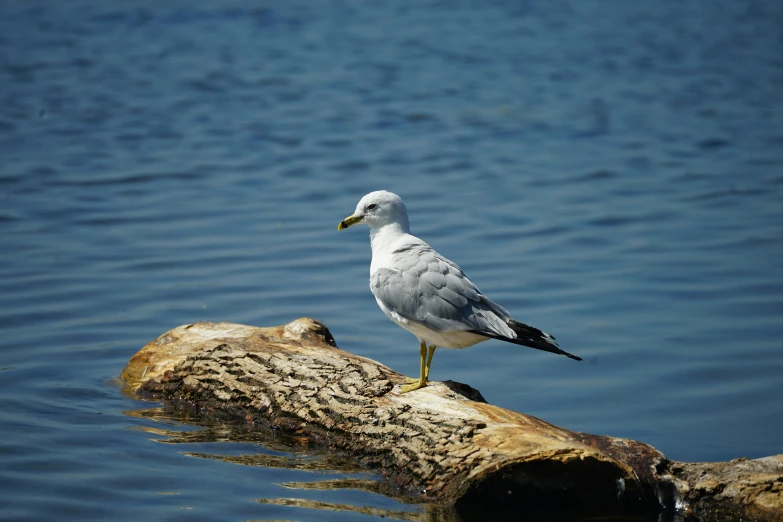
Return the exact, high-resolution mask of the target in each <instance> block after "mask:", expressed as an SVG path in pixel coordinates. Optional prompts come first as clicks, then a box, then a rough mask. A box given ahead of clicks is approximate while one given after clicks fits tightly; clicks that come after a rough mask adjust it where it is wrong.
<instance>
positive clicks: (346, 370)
mask: <svg viewBox="0 0 783 522" xmlns="http://www.w3.org/2000/svg"><path fill="white" fill-rule="evenodd" d="M122 377H123V379H124V380H125V382H126V383H128V385H129V386H131V387H132V388H133V389H134V390H136V391H137V393H139V394H140V395H143V396H147V397H153V398H158V399H165V400H169V401H178V402H182V403H187V404H189V405H190V406H192V407H194V408H198V409H200V410H201V411H204V412H213V413H219V414H220V415H230V416H233V417H236V418H240V419H243V420H244V421H245V422H248V423H253V424H254V425H256V426H257V427H258V429H267V430H282V431H284V432H286V433H294V434H296V435H297V437H298V438H300V439H302V440H307V441H308V443H310V444H313V445H315V446H320V447H324V448H330V449H333V450H338V451H340V452H344V453H346V454H350V455H352V456H354V457H355V458H356V459H358V460H359V461H360V462H361V463H362V464H363V465H366V466H368V467H370V468H373V469H376V470H378V471H380V472H381V473H383V474H385V475H386V476H387V477H389V479H390V480H391V482H392V483H393V484H394V485H396V487H397V491H398V492H399V495H400V496H404V497H406V498H408V499H410V500H414V501H418V502H438V503H445V504H451V505H454V506H455V508H456V509H457V511H458V512H460V513H464V514H466V515H470V513H471V512H472V511H474V510H478V511H477V512H478V513H485V512H486V509H487V507H488V506H491V507H492V510H493V512H495V513H501V512H503V511H505V512H507V513H515V514H519V513H520V512H521V511H523V512H530V511H534V510H536V509H544V510H547V511H551V510H553V509H557V510H560V511H568V510H572V511H573V512H576V513H579V514H591V513H595V514H602V515H607V514H613V513H623V514H650V513H656V512H661V511H664V512H665V511H669V512H675V511H677V512H679V513H681V514H682V515H683V516H685V517H686V519H687V517H694V519H698V520H705V521H707V520H725V519H731V518H736V517H741V518H743V520H764V521H768V520H771V521H783V515H782V514H781V513H783V455H778V456H774V457H768V458H766V459H758V460H738V461H732V462H729V463H706V464H704V463H702V464H698V463H680V462H672V461H669V460H667V459H666V458H665V457H664V455H663V454H661V453H660V452H659V451H658V450H656V449H655V448H653V447H651V446H649V445H647V444H644V443H641V442H637V441H632V440H627V439H618V438H612V437H605V436H598V435H589V434H584V433H578V432H572V431H569V430H566V429H563V428H559V427H557V426H554V425H552V424H549V423H547V422H545V421H542V420H540V419H537V418H535V417H531V416H528V415H524V414H522V413H517V412H514V411H509V410H505V409H502V408H498V407H496V406H492V405H490V404H486V402H484V401H483V399H482V398H481V396H480V394H479V393H478V392H476V391H475V390H473V389H472V388H470V387H468V386H465V385H460V384H457V383H448V382H447V383H437V382H432V383H430V384H428V386H427V387H426V388H423V389H421V390H418V391H415V392H411V393H408V394H404V395H400V394H399V386H400V384H401V383H402V382H403V381H404V377H403V376H401V375H400V374H398V373H395V372H394V371H392V370H390V369H389V368H387V367H385V366H383V365H382V364H379V363H377V362H375V361H372V360H370V359H366V358H363V357H359V356H356V355H353V354H350V353H347V352H344V351H342V350H339V349H338V348H337V347H336V345H335V342H334V339H333V338H332V336H331V334H330V333H329V331H328V329H327V328H326V327H325V326H324V325H322V324H321V323H319V322H317V321H313V320H312V319H307V318H303V319H298V320H296V321H294V322H292V323H290V324H287V325H284V326H278V327H272V328H257V327H251V326H244V325H237V324H229V323H200V324H193V325H184V326H180V327H178V328H175V329H174V330H171V331H170V332H167V333H165V334H164V335H162V336H161V337H159V338H158V339H156V340H154V341H152V342H151V343H149V344H148V345H147V346H145V347H144V348H143V349H142V350H141V351H139V352H138V353H137V354H136V355H134V356H133V358H132V359H131V360H130V362H129V363H128V366H127V367H126V368H125V370H124V371H123V373H122ZM520 510H521V511H520Z"/></svg>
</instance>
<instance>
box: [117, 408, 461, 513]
mask: <svg viewBox="0 0 783 522" xmlns="http://www.w3.org/2000/svg"><path fill="white" fill-rule="evenodd" d="M125 415H128V416H130V417H136V418H141V419H147V420H151V421H154V422H155V425H145V426H138V427H136V428H134V429H136V430H138V431H142V432H144V433H147V434H150V435H154V438H153V439H151V440H154V441H156V442H162V443H166V444H182V445H199V446H202V447H209V448H211V449H212V452H211V453H206V452H198V451H181V452H180V453H181V454H182V455H185V456H188V457H198V458H202V459H210V460H218V461H221V462H225V463H228V464H233V465H237V464H238V465H242V466H259V467H262V468H279V469H287V470H296V471H300V472H310V473H313V472H315V473H317V472H329V473H335V472H337V473H341V474H344V475H350V474H359V475H362V476H361V477H355V478H352V477H341V478H337V479H334V478H331V479H330V478H327V479H323V480H317V481H311V482H302V481H289V482H283V483H281V484H280V486H281V487H283V488H286V489H293V490H309V491H340V490H356V491H362V492H365V493H369V494H372V495H383V496H386V497H397V498H400V499H401V500H404V498H403V497H402V495H401V494H400V492H399V490H398V489H397V488H395V487H394V486H393V485H392V484H391V483H390V482H389V481H387V480H385V479H383V478H382V477H379V476H377V475H375V474H373V475H370V474H368V470H367V469H365V468H362V466H361V465H360V464H359V463H358V462H357V461H356V459H352V458H350V457H347V456H339V455H335V454H334V453H333V452H329V451H327V450H307V448H302V447H301V444H300V441H299V440H298V439H297V437H296V436H295V435H290V434H287V435H282V434H279V433H275V432H272V431H271V430H265V429H260V428H250V427H248V426H245V425H241V424H237V423H236V422H232V423H229V422H221V421H219V420H216V419H215V418H214V417H211V416H209V415H201V414H193V413H192V412H191V411H190V410H189V409H188V408H184V407H181V406H177V405H175V404H172V403H167V404H166V406H157V407H152V408H144V409H136V410H128V411H126V412H125ZM160 425H162V426H165V427H161V426H160ZM216 443H217V444H216ZM225 443H241V444H243V446H245V445H248V444H250V445H251V447H252V448H253V449H254V450H255V451H254V452H253V453H243V454H230V453H220V452H219V450H220V449H221V448H222V447H225V446H226V444H225ZM232 449H236V447H235V446H232ZM159 494H161V495H163V494H170V495H176V494H179V493H178V492H159ZM256 502H259V503H262V504H276V505H280V506H288V507H298V508H306V509H317V510H327V511H345V512H354V513H364V514H369V515H374V516H379V517H384V518H391V519H394V520H437V521H442V522H450V521H452V520H459V518H458V517H457V516H456V514H454V513H453V510H452V509H449V508H445V507H439V506H427V507H426V513H427V515H426V516H424V514H423V513H421V512H419V511H403V510H385V509H378V508H373V507H368V506H353V505H348V504H339V503H330V502H322V501H316V500H308V499H286V498H277V499H257V500H256ZM455 517H456V518H455Z"/></svg>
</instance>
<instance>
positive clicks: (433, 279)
mask: <svg viewBox="0 0 783 522" xmlns="http://www.w3.org/2000/svg"><path fill="white" fill-rule="evenodd" d="M393 254H394V257H393V261H392V266H391V268H381V269H378V270H376V271H375V273H373V274H372V277H371V278H370V289H371V290H372V293H373V294H374V295H375V297H376V299H378V300H379V301H380V302H381V303H383V305H384V306H385V307H386V308H387V309H388V310H390V311H392V312H395V313H397V314H399V315H400V316H402V317H404V318H405V319H407V320H409V321H416V322H418V323H421V324H423V325H425V326H426V327H427V328H430V329H432V330H435V331H438V332H449V331H464V330H473V331H475V332H478V333H481V332H486V333H487V334H489V335H491V336H503V337H514V333H513V331H512V330H511V329H510V328H509V327H508V325H507V324H506V322H507V320H509V319H510V316H509V314H508V312H506V311H505V310H504V309H503V308H502V307H500V306H499V305H497V304H495V303H493V302H492V301H490V300H489V299H487V298H486V297H485V296H484V295H482V294H481V291H479V289H478V288H477V287H476V285H474V284H473V283H472V282H471V281H470V279H468V278H467V277H465V274H464V273H463V272H462V270H461V269H460V267H458V266H457V265H456V264H454V263H452V262H451V261H449V260H448V259H446V258H444V257H442V256H441V255H440V254H438V253H437V252H435V251H434V250H432V248H430V247H429V245H427V244H426V243H421V244H410V245H405V246H404V247H402V248H400V249H398V250H395V251H394V252H393Z"/></svg>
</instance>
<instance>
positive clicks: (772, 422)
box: [0, 0, 783, 521]
mask: <svg viewBox="0 0 783 522" xmlns="http://www.w3.org/2000/svg"><path fill="white" fill-rule="evenodd" d="M782 27H783V7H782V5H781V3H780V2H777V1H775V0H768V1H763V0H758V1H747V2H734V1H730V0H716V1H709V2H708V1H695V2H676V1H663V2H658V3H651V2H646V3H639V2H621V1H598V0H585V1H581V2H566V1H562V0H555V1H550V2H532V1H531V2H488V1H482V2H473V1H467V0H466V1H460V2H435V1H433V2H407V3H403V2H351V1H348V0H344V1H339V0H334V1H324V2H311V1H304V0H302V1H295V2H291V1H285V2H282V1H266V2H252V1H247V0H243V1H238V0H237V1H226V2H192V1H188V2H153V1H151V0H139V1H135V2H132V3H130V2H126V3H121V2H101V1H98V0H95V1H86V0H85V1H71V2H54V1H44V0H40V1H37V0H33V1H29V2H12V1H3V2H0V276H1V277H0V332H2V336H1V337H0V401H1V402H2V411H1V412H0V461H1V462H2V465H1V466H0V484H1V485H0V518H6V519H14V520H41V519H46V518H50V519H58V520H97V519H111V520H117V519H127V520H175V519H187V520H191V519H194V518H196V519H203V520H207V519H209V520H215V519H222V520H245V519H265V520H272V519H275V520H277V519H285V520H304V521H316V520H371V519H375V518H379V517H381V516H382V515H386V516H388V517H389V518H396V519H400V518H408V519H414V520H418V519H423V518H424V517H425V516H428V515H427V514H426V513H425V508H424V507H422V506H416V505H407V504H402V503H400V502H398V501H396V500H394V499H392V498H388V497H386V496H384V495H382V494H380V493H376V492H373V491H372V488H370V490H362V489H361V488H357V489H350V488H349V489H345V488H336V487H335V488H331V489H312V488H308V487H305V486H303V485H302V484H301V483H305V482H307V483H312V482H316V483H318V482H322V481H325V480H331V479H336V478H351V479H357V480H364V481H365V482H367V481H369V483H373V481H376V482H377V480H378V478H377V477H376V476H374V475H373V474H372V473H369V472H367V471H366V470H360V469H359V470H357V469H355V468H353V467H352V466H351V464H350V463H347V464H346V463H341V462H338V461H335V460H330V459H331V457H328V456H324V455H323V454H321V453H318V452H317V451H314V450H312V449H308V448H300V447H292V446H290V445H286V444H285V443H283V442H281V441H275V440H260V439H259V438H258V436H257V435H255V434H253V433H252V432H249V431H247V430H246V429H245V428H244V427H242V426H231V425H227V424H225V423H220V422H210V421H209V420H208V419H191V418H189V417H187V415H185V414H184V413H182V412H175V411H170V410H165V409H161V408H160V405H159V404H157V403H146V402H141V401H137V400H134V399H133V398H132V397H130V396H128V395H126V394H124V393H123V390H122V387H121V386H120V385H119V384H118V382H117V377H118V375H119V373H120V371H121V370H122V368H123V367H124V365H125V364H126V362H127V360H128V359H129V358H130V357H131V356H132V355H133V354H134V353H135V352H136V351H137V350H138V349H139V348H141V347H142V346H143V345H144V344H146V343H147V342H148V341H149V340H151V339H153V338H155V337H156V336H158V335H159V334H161V333H163V332H164V331H166V330H168V329H170V328H173V327H175V326H178V325H180V324H183V323H192V322H195V321H232V322H240V323H248V324H254V325H262V326H264V325H267V326H268V325H277V324H282V323H286V322H289V321H291V320H292V319H295V318H297V317H300V316H310V317H314V318H316V319H318V320H320V321H322V322H324V323H325V324H326V325H327V326H328V327H329V328H330V329H331V331H332V333H333V334H334V336H335V338H336V340H337V343H338V345H339V346H340V347H341V348H343V349H345V350H348V351H351V352H354V353H358V354H360V355H364V356H367V357H371V358H373V359H376V360H379V361H381V362H382V363H384V364H386V365H388V366H390V367H392V368H394V369H395V370H397V371H400V372H402V373H407V374H411V375H412V374H415V373H416V372H417V369H418V363H419V361H418V346H417V343H416V340H415V339H414V337H413V336H411V335H410V334H409V333H407V332H405V331H404V330H402V329H400V328H398V327H397V326H395V325H394V324H393V323H391V322H390V321H388V319H386V317H385V316H384V315H383V314H382V313H381V312H380V310H378V309H377V307H376V305H375V302H374V299H373V297H372V295H371V294H370V292H369V289H368V275H369V260H370V249H369V243H368V240H367V236H366V229H361V227H356V228H351V229H349V230H347V231H344V232H340V233H338V232H337V230H336V226H337V223H338V222H339V220H340V219H342V218H343V217H345V216H347V215H348V214H350V213H352V212H353V209H354V207H355V204H356V202H357V201H358V200H359V198H360V197H361V196H362V195H364V194H365V193H366V192H369V191H371V190H375V189H380V188H385V189H388V190H392V191H394V192H397V193H398V194H400V195H401V196H402V197H403V198H404V200H405V201H406V203H407V205H408V209H409V213H410V217H411V223H412V230H413V232H414V233H415V234H417V235H419V236H421V237H422V238H424V239H425V240H427V241H428V242H430V244H432V245H433V246H434V247H435V248H436V249H437V250H439V251H440V252H441V253H442V254H444V255H445V256H447V257H449V258H451V259H452V260H454V261H455V262H457V263H459V264H460V265H461V266H462V268H463V269H464V270H465V272H466V273H467V274H468V275H469V276H470V277H471V278H472V279H473V281H474V282H476V283H477V284H478V285H479V286H480V287H481V289H482V290H483V291H484V292H485V293H486V294H488V295H489V296H490V297H491V298H493V299H494V300H496V301H497V302H499V303H501V304H502V305H504V306H505V307H506V308H507V309H508V310H510V311H511V313H512V314H514V315H515V316H516V317H517V319H519V320H521V321H524V322H527V323H530V324H532V325H535V326H538V327H540V328H542V329H545V330H546V331H549V332H551V333H552V334H554V335H555V336H556V337H557V338H558V340H559V341H560V342H561V345H562V346H563V348H564V349H566V350H568V351H570V352H572V353H575V354H577V355H579V356H581V357H584V359H585V362H583V363H576V362H574V361H571V360H569V359H566V358H562V357H555V356H553V355H551V354H546V353H539V352H536V351H534V350H528V349H523V348H520V347H517V346H513V345H506V344H504V343H500V342H494V341H492V342H488V343H483V344H481V345H478V346H476V347H474V348H471V349H469V350H463V351H450V350H439V351H438V352H437V354H436V356H435V359H434V362H433V370H432V378H434V379H435V380H444V379H453V380H456V381H461V382H465V383H468V384H470V385H472V386H474V387H475V388H477V389H479V390H481V392H482V393H483V394H484V396H485V397H486V398H487V400H488V401H489V402H491V403H494V404H498V405H500V406H503V407H506V408H511V409H514V410H518V411H523V412H526V413H528V414H532V415H535V416H538V417H541V418H543V419H546V420H547V421H550V422H553V423H555V424H558V425H561V426H563V427H566V428H569V429H573V430H580V431H586V432H592V433H600V434H609V435H614V436H619V437H630V438H635V439H640V440H643V441H645V442H648V443H650V444H652V445H654V446H655V447H657V448H659V449H660V450H661V451H663V452H664V453H665V454H666V455H667V456H669V457H670V458H673V459H679V460H688V461H699V460H726V459H731V458H736V457H741V456H747V457H761V456H765V455H770V454H776V453H781V452H783V437H782V436H781V433H783V402H781V396H783V378H781V375H782V374H783V277H782V276H783V123H781V122H783V31H782V30H781V28H782ZM242 456H244V457H242ZM202 457H210V458H202ZM430 515H432V514H431V513H430Z"/></svg>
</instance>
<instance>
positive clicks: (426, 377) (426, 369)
mask: <svg viewBox="0 0 783 522" xmlns="http://www.w3.org/2000/svg"><path fill="white" fill-rule="evenodd" d="M435 348H437V346H435V345H434V344H431V345H430V347H429V348H428V349H427V365H426V366H425V367H424V382H427V381H429V380H430V365H431V364H432V356H433V355H435Z"/></svg>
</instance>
